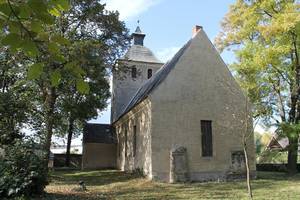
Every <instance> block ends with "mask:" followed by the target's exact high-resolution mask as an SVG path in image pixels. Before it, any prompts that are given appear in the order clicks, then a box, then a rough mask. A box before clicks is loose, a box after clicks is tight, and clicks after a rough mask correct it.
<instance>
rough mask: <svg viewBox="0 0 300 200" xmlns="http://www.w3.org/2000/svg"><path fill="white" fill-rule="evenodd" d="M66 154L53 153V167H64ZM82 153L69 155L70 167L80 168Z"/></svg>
mask: <svg viewBox="0 0 300 200" xmlns="http://www.w3.org/2000/svg"><path fill="white" fill-rule="evenodd" d="M65 159H66V154H54V163H53V165H54V168H60V167H65ZM81 160H82V155H80V154H71V155H70V164H71V166H70V167H71V168H81Z"/></svg>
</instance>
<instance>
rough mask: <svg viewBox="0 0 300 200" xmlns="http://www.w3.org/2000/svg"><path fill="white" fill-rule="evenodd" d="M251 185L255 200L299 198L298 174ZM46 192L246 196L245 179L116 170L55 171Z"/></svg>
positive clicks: (89, 199) (126, 198)
mask: <svg viewBox="0 0 300 200" xmlns="http://www.w3.org/2000/svg"><path fill="white" fill-rule="evenodd" d="M80 180H83V181H85V183H86V185H87V189H88V191H87V192H78V191H74V189H73V188H76V187H77V185H78V182H79V181H80ZM252 186H253V194H254V199H272V200H273V199H280V200H283V199H284V200H286V199H293V200H294V199H300V174H298V175H295V176H293V177H288V176H286V174H284V173H267V172H264V173H258V178H257V179H256V180H254V181H253V182H252ZM46 191H47V194H46V195H45V196H44V197H39V198H38V199H45V200H52V199H53V200H72V199H74V200H75V199H76V200H83V199H85V200H100V199H120V200H130V199H134V200H139V199H149V200H150V199H172V200H173V199H195V200H196V199H197V200H198V199H230V200H232V199H247V190H246V184H245V181H238V182H227V183H224V182H220V183H217V182H209V183H188V184H168V183H159V182H153V181H149V180H146V179H144V178H141V177H138V176H137V175H130V174H126V173H123V172H119V171H115V170H105V171H87V172H78V171H58V172H54V173H53V175H52V181H51V183H50V185H49V186H47V188H46Z"/></svg>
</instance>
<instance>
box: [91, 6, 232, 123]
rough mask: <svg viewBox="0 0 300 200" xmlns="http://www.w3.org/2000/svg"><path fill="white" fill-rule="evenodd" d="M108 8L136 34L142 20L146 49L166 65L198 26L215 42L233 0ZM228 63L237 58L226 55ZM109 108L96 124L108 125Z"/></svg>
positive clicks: (229, 54)
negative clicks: (135, 31) (138, 22)
mask: <svg viewBox="0 0 300 200" xmlns="http://www.w3.org/2000/svg"><path fill="white" fill-rule="evenodd" d="M105 2H106V4H107V8H108V9H110V10H118V11H119V13H120V18H121V20H123V21H124V22H125V23H126V26H127V27H128V28H129V29H130V31H131V32H133V31H134V30H135V28H136V26H137V20H140V27H141V29H142V31H143V32H144V33H145V34H146V38H145V41H144V45H145V46H147V47H148V48H150V49H151V50H152V51H153V52H154V54H155V55H156V56H157V57H158V58H159V59H160V60H162V61H164V62H165V61H167V60H168V59H170V58H171V57H172V55H174V54H175V53H176V51H177V50H178V49H179V48H180V47H181V46H182V45H183V44H185V43H186V41H187V40H189V39H190V38H191V36H192V28H193V27H194V26H195V25H201V26H203V28H204V30H205V32H206V33H207V35H208V36H209V38H210V39H211V40H212V41H213V40H214V38H215V37H216V35H217V34H218V33H219V31H220V29H221V28H220V22H221V20H222V18H223V17H224V15H225V14H226V13H227V12H228V9H229V5H230V4H233V3H234V0H219V1H207V0H205V1H204V0H188V1H179V0H106V1H105ZM222 57H223V59H224V61H225V63H231V62H233V60H234V56H233V55H232V54H231V53H229V52H224V53H223V54H222ZM109 110H110V107H108V108H107V110H106V111H104V112H102V113H101V114H100V116H99V117H98V118H97V119H95V120H91V121H90V122H93V123H109V122H110V111H109Z"/></svg>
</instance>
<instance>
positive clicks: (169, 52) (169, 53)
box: [157, 47, 180, 62]
mask: <svg viewBox="0 0 300 200" xmlns="http://www.w3.org/2000/svg"><path fill="white" fill-rule="evenodd" d="M179 49H180V47H168V48H164V49H162V50H160V51H158V52H157V57H158V58H159V59H160V60H161V61H163V62H167V61H168V60H170V59H171V58H172V57H173V56H174V55H175V53H176V52H177V51H178V50H179Z"/></svg>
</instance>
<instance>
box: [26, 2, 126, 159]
mask: <svg viewBox="0 0 300 200" xmlns="http://www.w3.org/2000/svg"><path fill="white" fill-rule="evenodd" d="M46 28H47V30H48V33H49V35H50V38H51V39H52V38H56V37H58V36H59V38H60V39H61V38H66V39H67V40H66V41H65V42H64V40H63V42H62V43H60V44H59V45H57V44H55V43H53V44H52V45H49V46H48V47H45V48H44V49H43V50H44V52H43V53H41V54H40V55H39V56H38V57H37V58H36V61H35V64H33V65H32V66H31V67H30V68H29V72H28V76H29V78H30V79H31V80H32V82H33V83H34V84H36V85H37V86H38V88H39V92H40V94H41V95H40V103H41V108H42V109H41V110H42V115H41V118H42V120H41V122H42V123H43V124H45V126H44V127H42V128H43V130H40V132H43V133H44V134H45V137H44V146H45V149H46V150H47V152H48V153H47V156H46V159H45V161H46V162H45V164H46V163H47V161H48V157H49V153H50V146H51V138H52V135H53V131H54V130H55V129H57V128H58V126H59V125H60V123H61V122H60V121H58V120H57V119H56V117H57V116H59V115H60V114H61V112H62V107H60V105H63V104H59V101H60V100H62V99H63V98H65V100H68V98H71V99H72V98H73V97H71V96H73V95H75V94H76V95H75V96H74V98H79V99H78V100H81V101H82V99H87V98H86V97H87V96H88V95H89V93H90V91H92V88H91V87H94V85H95V83H94V82H96V83H97V87H99V88H98V89H99V92H98V93H97V94H98V96H97V97H95V98H99V94H100V93H101V95H102V97H103V98H104V99H105V98H106V96H107V91H105V90H103V88H107V85H108V84H107V81H106V79H105V77H104V76H105V75H106V74H103V71H104V72H105V70H104V69H109V67H112V64H113V61H114V60H115V58H116V57H118V56H119V55H120V53H121V52H122V51H123V50H124V48H125V47H126V46H127V44H128V38H129V37H128V31H127V29H126V28H125V25H124V23H123V22H120V21H119V19H118V13H116V12H108V11H106V10H105V5H103V4H101V3H99V2H98V1H92V0H90V1H73V2H72V3H71V4H70V8H69V10H68V11H66V12H64V13H63V14H62V15H60V16H58V17H57V18H56V23H55V24H54V25H52V26H47V27H46ZM58 52H60V54H59V55H58ZM92 57H93V58H92ZM41 61H42V62H41ZM92 61H93V62H95V61H96V64H94V63H93V64H91V62H92ZM95 66H97V67H95ZM98 70H99V71H98ZM97 76H99V77H100V78H99V77H97ZM99 80H102V81H100V82H99ZM97 81H98V82H97ZM99 84H102V87H100V85H99ZM75 89H76V90H75ZM95 90H96V89H93V91H95ZM77 91H78V93H77ZM68 95H71V96H69V97H68ZM91 95H93V94H91ZM101 95H100V96H101ZM96 100H97V102H96V101H94V102H93V103H95V104H96V103H99V106H101V101H99V99H96ZM73 102H74V101H73ZM79 103H80V102H79ZM65 105H66V104H65ZM70 105H71V102H70ZM70 107H72V106H70ZM66 110H67V109H66ZM87 111H89V110H87ZM71 113H72V114H73V111H72V112H69V114H71ZM93 115H94V113H93ZM69 117H71V118H70V120H71V121H75V119H76V118H75V117H77V116H72V115H70V116H69ZM71 124H72V123H70V125H71Z"/></svg>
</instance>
